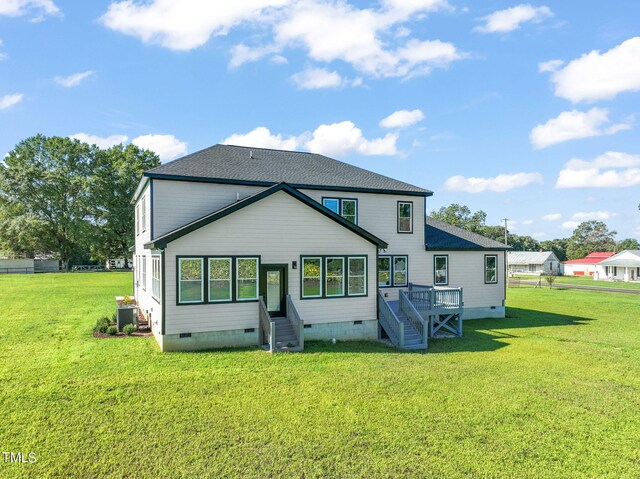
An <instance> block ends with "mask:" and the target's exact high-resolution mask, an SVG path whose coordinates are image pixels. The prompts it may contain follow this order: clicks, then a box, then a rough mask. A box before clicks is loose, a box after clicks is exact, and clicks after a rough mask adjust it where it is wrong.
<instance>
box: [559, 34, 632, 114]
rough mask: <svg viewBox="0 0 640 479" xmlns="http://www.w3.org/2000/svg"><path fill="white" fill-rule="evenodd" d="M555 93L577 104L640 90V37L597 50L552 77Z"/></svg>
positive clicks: (570, 63) (571, 63)
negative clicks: (606, 48)
mask: <svg viewBox="0 0 640 479" xmlns="http://www.w3.org/2000/svg"><path fill="white" fill-rule="evenodd" d="M551 81H552V82H553V84H554V85H555V94H556V95H557V96H559V97H562V98H566V99H568V100H570V101H572V102H573V103H577V102H580V101H587V102H593V101H596V100H606V99H610V98H614V97H615V96H616V95H618V94H619V93H623V92H629V91H638V90H640V37H633V38H630V39H629V40H626V41H624V42H622V43H621V44H620V45H618V46H616V47H614V48H612V49H611V50H609V51H606V52H604V53H602V54H601V53H600V52H599V51H597V50H593V51H591V52H589V53H586V54H584V55H582V56H581V57H580V58H577V59H575V60H572V61H571V62H569V63H568V64H567V65H566V66H565V67H564V68H562V69H559V70H557V71H555V72H554V73H553V74H552V75H551Z"/></svg>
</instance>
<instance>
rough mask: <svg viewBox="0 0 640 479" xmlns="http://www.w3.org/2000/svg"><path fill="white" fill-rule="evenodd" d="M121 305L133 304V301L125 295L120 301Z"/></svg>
mask: <svg viewBox="0 0 640 479" xmlns="http://www.w3.org/2000/svg"><path fill="white" fill-rule="evenodd" d="M122 304H133V299H131V296H129V295H126V296H125V297H124V298H123V299H122Z"/></svg>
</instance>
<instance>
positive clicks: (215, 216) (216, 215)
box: [144, 183, 388, 249]
mask: <svg viewBox="0 0 640 479" xmlns="http://www.w3.org/2000/svg"><path fill="white" fill-rule="evenodd" d="M278 191H284V192H285V193H287V194H289V195H290V196H292V197H293V198H295V199H297V200H298V201H301V202H302V203H304V204H306V205H307V206H309V207H311V208H313V209H314V210H316V211H318V212H319V213H321V214H323V215H325V216H326V217H327V218H329V219H331V220H333V221H335V222H336V223H338V224H340V225H341V226H343V227H345V228H347V229H349V230H351V231H352V232H353V233H355V234H357V235H358V236H360V237H362V238H364V239H366V240H367V241H369V242H371V243H373V244H375V245H377V246H378V248H386V247H387V246H388V245H387V243H386V242H384V241H383V240H381V239H380V238H378V237H377V236H374V235H373V234H371V233H369V232H368V231H366V230H365V229H364V228H361V227H359V226H358V225H355V224H353V223H351V222H350V221H347V220H346V219H344V218H343V217H342V216H340V215H337V214H336V213H334V212H333V211H331V210H330V209H328V208H325V207H324V206H322V205H321V204H320V203H318V202H317V201H315V200H313V199H311V198H309V197H308V196H307V195H305V194H303V193H300V192H299V191H297V190H295V189H294V188H292V187H291V186H289V185H287V184H286V183H278V184H277V185H274V186H272V187H270V188H267V189H266V190H262V191H260V192H258V193H255V194H253V195H251V196H247V197H246V198H243V199H242V200H239V201H236V202H235V203H232V204H230V205H227V206H225V207H223V208H220V209H219V210H217V211H214V212H213V213H210V214H208V215H205V216H203V217H201V218H198V219H197V220H194V221H191V222H190V223H187V224H185V225H183V226H180V227H179V228H176V229H174V230H173V231H169V232H168V233H165V234H164V235H162V236H159V237H157V238H155V239H153V240H151V241H150V242H149V243H146V244H145V245H144V247H145V248H150V249H155V248H160V249H162V248H165V247H166V246H167V244H169V243H171V242H172V241H175V240H177V239H178V238H181V237H183V236H185V235H187V234H189V233H191V232H192V231H195V230H197V229H200V228H202V227H203V226H206V225H208V224H211V223H213V222H214V221H217V220H219V219H221V218H224V217H225V216H228V215H230V214H232V213H235V212H236V211H238V210H241V209H243V208H246V207H247V206H249V205H252V204H253V203H256V202H257V201H260V200H261V199H263V198H266V197H267V196H271V195H272V194H274V193H277V192H278Z"/></svg>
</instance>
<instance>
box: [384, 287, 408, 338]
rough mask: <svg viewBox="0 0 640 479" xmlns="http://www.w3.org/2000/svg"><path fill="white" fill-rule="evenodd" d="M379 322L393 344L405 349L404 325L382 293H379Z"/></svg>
mask: <svg viewBox="0 0 640 479" xmlns="http://www.w3.org/2000/svg"><path fill="white" fill-rule="evenodd" d="M378 316H379V317H378V320H379V321H380V324H381V325H382V327H383V328H384V330H385V331H386V332H387V334H388V335H389V339H391V342H392V343H393V344H394V345H395V346H397V347H399V348H403V347H404V323H403V322H402V321H400V320H399V319H398V317H397V316H396V314H395V313H394V312H393V310H392V309H391V306H389V304H388V303H387V302H386V301H385V299H384V297H383V296H382V293H381V292H380V291H378Z"/></svg>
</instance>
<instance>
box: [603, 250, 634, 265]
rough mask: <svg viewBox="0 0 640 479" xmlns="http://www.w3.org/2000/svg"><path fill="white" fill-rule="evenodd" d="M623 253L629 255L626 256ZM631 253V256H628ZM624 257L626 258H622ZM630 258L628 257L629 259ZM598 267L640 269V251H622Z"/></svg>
mask: <svg viewBox="0 0 640 479" xmlns="http://www.w3.org/2000/svg"><path fill="white" fill-rule="evenodd" d="M623 253H627V254H624V255H623ZM628 253H631V254H628ZM621 256H624V257H621ZM627 256H628V257H627ZM598 266H622V267H625V266H626V267H627V268H639V267H640V250H637V249H636V250H633V249H627V250H624V251H620V252H619V253H618V254H616V255H615V256H611V257H610V258H607V259H605V260H604V261H600V262H599V263H598Z"/></svg>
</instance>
